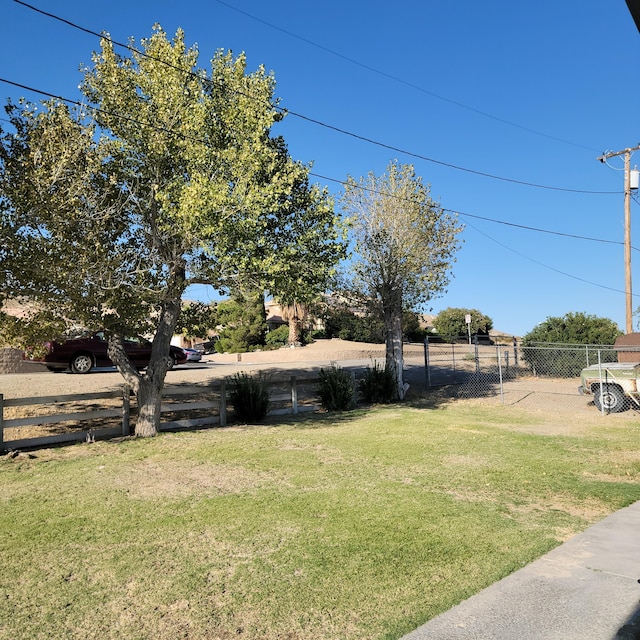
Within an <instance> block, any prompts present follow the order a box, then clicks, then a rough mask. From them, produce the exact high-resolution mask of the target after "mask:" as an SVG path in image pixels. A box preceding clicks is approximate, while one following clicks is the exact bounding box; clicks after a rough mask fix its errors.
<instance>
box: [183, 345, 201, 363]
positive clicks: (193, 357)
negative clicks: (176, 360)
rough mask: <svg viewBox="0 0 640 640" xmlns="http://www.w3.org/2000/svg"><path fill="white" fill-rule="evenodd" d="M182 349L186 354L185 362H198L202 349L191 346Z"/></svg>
mask: <svg viewBox="0 0 640 640" xmlns="http://www.w3.org/2000/svg"><path fill="white" fill-rule="evenodd" d="M183 351H184V352H185V353H186V354H187V362H200V360H202V351H198V350H197V349H191V348H186V349H183Z"/></svg>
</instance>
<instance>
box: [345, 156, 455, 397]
mask: <svg viewBox="0 0 640 640" xmlns="http://www.w3.org/2000/svg"><path fill="white" fill-rule="evenodd" d="M342 204H343V210H344V212H345V214H346V215H348V216H349V222H350V224H351V228H352V236H353V246H354V259H353V262H352V263H351V272H352V287H351V289H352V290H353V291H357V292H359V293H360V294H361V295H362V296H363V297H364V298H365V299H367V300H369V301H371V303H372V304H373V305H374V306H375V308H377V309H379V313H380V318H381V319H382V321H383V323H384V338H385V348H386V363H387V365H388V366H389V368H390V370H391V371H393V375H394V377H395V382H396V393H397V397H398V399H400V400H402V398H404V395H405V392H406V389H407V385H405V384H404V381H403V368H404V359H403V352H402V337H403V336H402V312H403V311H404V310H406V309H413V310H416V309H420V308H422V307H423V306H424V305H426V304H427V303H430V301H431V300H432V299H433V298H435V297H437V296H438V295H440V294H441V293H442V292H443V291H444V290H445V289H446V287H447V285H448V283H449V278H450V272H451V268H452V265H453V262H454V261H455V258H454V256H455V253H456V252H457V250H458V249H459V247H460V243H459V240H458V234H459V233H460V232H461V231H462V226H460V225H459V224H458V220H457V217H456V216H455V215H450V214H449V213H447V212H446V211H445V210H444V209H442V207H441V206H440V204H439V203H438V202H435V201H434V200H433V199H432V198H431V195H430V188H429V186H428V185H425V184H423V183H422V179H421V178H420V177H419V176H417V175H416V174H415V170H414V168H413V166H411V165H401V164H399V163H397V162H391V163H389V165H388V167H387V171H386V173H385V174H384V175H382V176H377V175H376V174H375V173H373V172H370V173H369V175H368V176H367V177H366V178H365V177H361V178H360V179H359V180H355V179H353V178H349V179H348V181H347V183H346V184H345V192H344V195H343V197H342Z"/></svg>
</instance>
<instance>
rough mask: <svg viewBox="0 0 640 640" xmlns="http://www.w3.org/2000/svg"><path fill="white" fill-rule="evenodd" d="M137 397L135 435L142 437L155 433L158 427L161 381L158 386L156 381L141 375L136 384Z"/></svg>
mask: <svg viewBox="0 0 640 640" xmlns="http://www.w3.org/2000/svg"><path fill="white" fill-rule="evenodd" d="M163 382H164V380H163ZM137 398H138V417H137V419H136V430H135V435H136V436H138V437H142V438H148V437H151V436H155V435H157V434H158V431H159V429H160V405H161V402H162V383H161V384H160V385H159V386H158V384H157V382H156V381H154V380H149V379H147V377H146V376H142V377H141V378H140V385H139V386H138V393H137Z"/></svg>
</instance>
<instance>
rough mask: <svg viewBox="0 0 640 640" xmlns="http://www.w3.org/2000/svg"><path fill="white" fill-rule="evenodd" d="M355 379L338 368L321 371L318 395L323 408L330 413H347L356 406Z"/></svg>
mask: <svg viewBox="0 0 640 640" xmlns="http://www.w3.org/2000/svg"><path fill="white" fill-rule="evenodd" d="M353 391H354V388H353V378H352V377H351V374H350V373H349V372H348V371H346V370H344V369H341V368H340V367H338V366H336V365H335V364H332V365H331V368H330V369H327V370H326V371H325V369H320V385H319V390H318V394H319V395H320V402H322V406H323V407H324V408H325V409H327V410H328V411H346V410H347V409H351V408H352V407H353V405H354V401H353Z"/></svg>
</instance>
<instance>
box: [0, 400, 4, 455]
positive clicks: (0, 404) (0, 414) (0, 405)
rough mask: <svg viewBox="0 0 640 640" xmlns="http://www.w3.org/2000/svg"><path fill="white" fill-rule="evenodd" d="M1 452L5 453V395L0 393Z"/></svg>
mask: <svg viewBox="0 0 640 640" xmlns="http://www.w3.org/2000/svg"><path fill="white" fill-rule="evenodd" d="M0 453H4V395H2V394H1V393H0Z"/></svg>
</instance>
